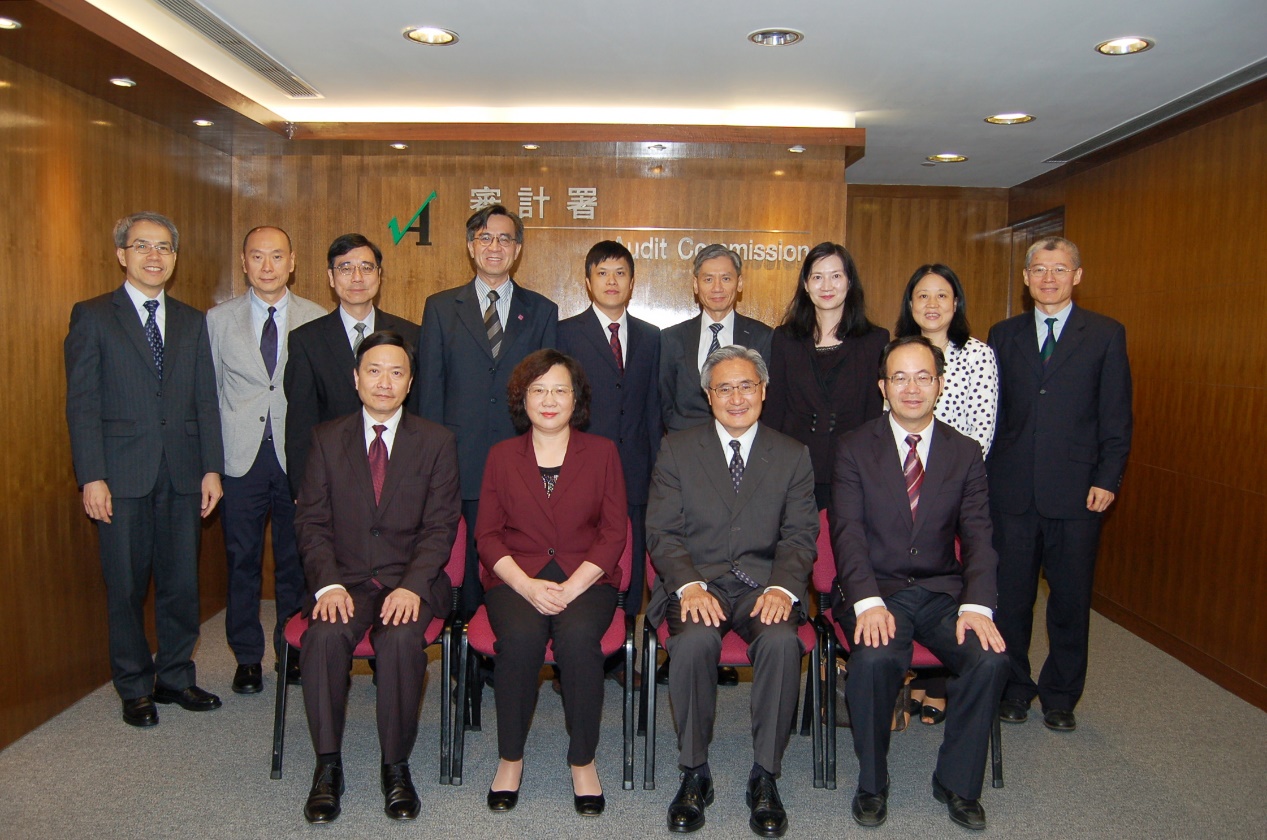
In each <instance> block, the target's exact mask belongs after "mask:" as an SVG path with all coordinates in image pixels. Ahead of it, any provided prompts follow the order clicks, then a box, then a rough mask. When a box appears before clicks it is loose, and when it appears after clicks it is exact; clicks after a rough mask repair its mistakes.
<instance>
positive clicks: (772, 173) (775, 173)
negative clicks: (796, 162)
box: [770, 169, 783, 176]
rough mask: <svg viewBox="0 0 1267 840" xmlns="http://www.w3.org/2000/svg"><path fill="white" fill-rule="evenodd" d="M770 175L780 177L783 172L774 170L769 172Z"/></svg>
mask: <svg viewBox="0 0 1267 840" xmlns="http://www.w3.org/2000/svg"><path fill="white" fill-rule="evenodd" d="M770 174H771V175H776V176H777V175H782V174H783V170H782V169H776V170H774V171H773V172H771V173H770Z"/></svg>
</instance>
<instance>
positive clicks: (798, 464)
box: [647, 345, 818, 837]
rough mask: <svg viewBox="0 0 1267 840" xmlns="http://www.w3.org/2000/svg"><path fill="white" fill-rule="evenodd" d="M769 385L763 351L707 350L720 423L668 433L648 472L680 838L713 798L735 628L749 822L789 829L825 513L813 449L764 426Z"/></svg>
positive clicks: (709, 386) (773, 833)
mask: <svg viewBox="0 0 1267 840" xmlns="http://www.w3.org/2000/svg"><path fill="white" fill-rule="evenodd" d="M769 379H770V374H769V371H768V369H767V367H766V363H765V360H764V359H763V358H762V357H761V354H760V353H758V352H757V351H756V350H751V349H748V348H746V347H740V346H735V345H732V346H729V347H721V348H719V349H717V350H714V351H713V352H712V353H710V354H709V356H708V358H707V359H706V360H705V361H704V368H703V370H702V371H701V373H700V385H701V387H702V389H703V390H704V392H705V393H706V394H707V398H708V404H709V406H710V407H711V408H712V413H713V422H711V423H704V424H701V425H698V426H695V427H693V428H689V429H685V430H683V431H680V432H673V433H670V434H669V435H667V436H666V437H665V438H664V440H663V442H662V443H661V445H660V452H659V455H657V456H656V466H655V471H654V472H653V474H652V477H651V492H650V496H649V499H648V502H647V547H648V548H649V549H650V551H651V559H652V562H653V564H654V566H655V570H656V579H655V582H654V584H653V585H652V588H651V601H650V603H649V604H648V606H647V620H648V621H650V622H651V623H652V624H653V625H657V626H658V625H659V624H660V623H661V622H662V621H667V622H668V627H669V638H668V641H667V647H668V650H669V653H670V654H671V655H672V657H673V668H672V669H671V670H670V673H669V698H670V700H671V705H672V709H673V719H674V722H675V724H676V726H677V733H678V765H679V767H680V768H681V771H682V779H681V784H680V786H679V788H678V792H677V795H676V796H675V797H674V798H673V802H672V803H671V804H670V805H669V814H668V826H669V830H670V831H673V832H691V831H695V830H697V829H699V828H701V827H703V825H704V810H705V808H706V806H708V805H711V804H712V802H713V797H714V794H713V776H712V770H711V768H710V767H709V761H708V748H709V741H710V740H711V737H712V733H713V721H714V719H715V717H716V713H717V662H718V660H719V659H720V656H721V648H722V638H723V637H724V636H725V635H726V633H728V632H730V631H732V630H733V631H734V632H735V633H737V634H738V635H739V636H740V638H742V639H743V640H744V641H745V642H747V643H748V656H749V658H750V659H751V661H752V665H753V670H752V704H751V709H752V743H753V759H754V760H753V764H752V769H751V772H750V773H749V776H748V805H749V808H750V809H751V818H750V820H749V823H748V824H749V827H750V828H751V829H752V830H753V831H754V832H755V833H756V834H758V835H760V836H762V837H782V836H783V834H784V833H785V832H786V831H787V826H788V821H787V813H786V811H785V810H784V808H783V803H782V801H781V799H780V798H779V790H778V787H777V785H776V783H775V777H776V776H777V775H778V774H779V772H780V769H781V764H782V760H783V751H784V749H785V748H786V747H787V742H788V737H789V734H790V733H791V729H792V721H793V719H794V718H795V717H796V706H797V698H798V696H799V681H800V673H801V655H802V654H803V653H804V651H803V650H802V649H801V643H800V640H799V638H798V637H797V628H798V626H799V625H800V624H801V623H802V622H803V621H805V620H806V618H807V615H808V613H807V611H808V608H809V604H808V595H809V579H810V572H811V571H812V569H813V567H814V557H815V555H816V553H817V552H816V549H815V541H816V540H817V538H818V508H817V506H816V505H815V503H814V471H813V467H812V466H811V465H810V458H809V449H808V448H806V446H805V445H804V444H802V443H800V442H798V441H795V440H793V439H792V438H790V437H787V436H786V435H783V434H781V433H779V432H776V431H774V430H773V429H770V428H769V427H767V426H765V425H762V424H761V423H759V422H758V421H759V420H760V418H761V408H762V403H763V402H764V400H765V394H766V385H767V384H768V382H769Z"/></svg>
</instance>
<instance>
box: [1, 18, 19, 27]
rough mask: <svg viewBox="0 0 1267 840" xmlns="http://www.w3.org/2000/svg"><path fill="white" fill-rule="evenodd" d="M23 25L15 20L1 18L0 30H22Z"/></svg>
mask: <svg viewBox="0 0 1267 840" xmlns="http://www.w3.org/2000/svg"><path fill="white" fill-rule="evenodd" d="M21 28H22V24H21V23H19V22H18V21H16V20H14V19H13V18H6V17H0V29H21Z"/></svg>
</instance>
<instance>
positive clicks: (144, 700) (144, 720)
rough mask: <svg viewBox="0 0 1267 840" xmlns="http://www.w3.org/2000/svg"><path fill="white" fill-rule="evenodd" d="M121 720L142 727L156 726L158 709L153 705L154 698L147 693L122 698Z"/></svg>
mask: <svg viewBox="0 0 1267 840" xmlns="http://www.w3.org/2000/svg"><path fill="white" fill-rule="evenodd" d="M123 722H124V723H126V724H130V725H131V726H139V727H142V728H145V727H147V726H158V709H156V708H155V707H154V698H153V697H152V696H150V695H149V694H147V695H145V696H144V697H133V698H132V699H131V700H124V701H123Z"/></svg>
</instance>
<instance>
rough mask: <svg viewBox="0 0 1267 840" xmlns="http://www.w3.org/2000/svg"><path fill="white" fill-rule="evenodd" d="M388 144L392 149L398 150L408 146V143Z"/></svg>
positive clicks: (400, 150) (401, 150)
mask: <svg viewBox="0 0 1267 840" xmlns="http://www.w3.org/2000/svg"><path fill="white" fill-rule="evenodd" d="M390 145H391V147H392V148H393V149H395V150H396V151H398V152H403V151H404V150H405V149H408V148H409V144H408V143H392V144H390Z"/></svg>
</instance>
